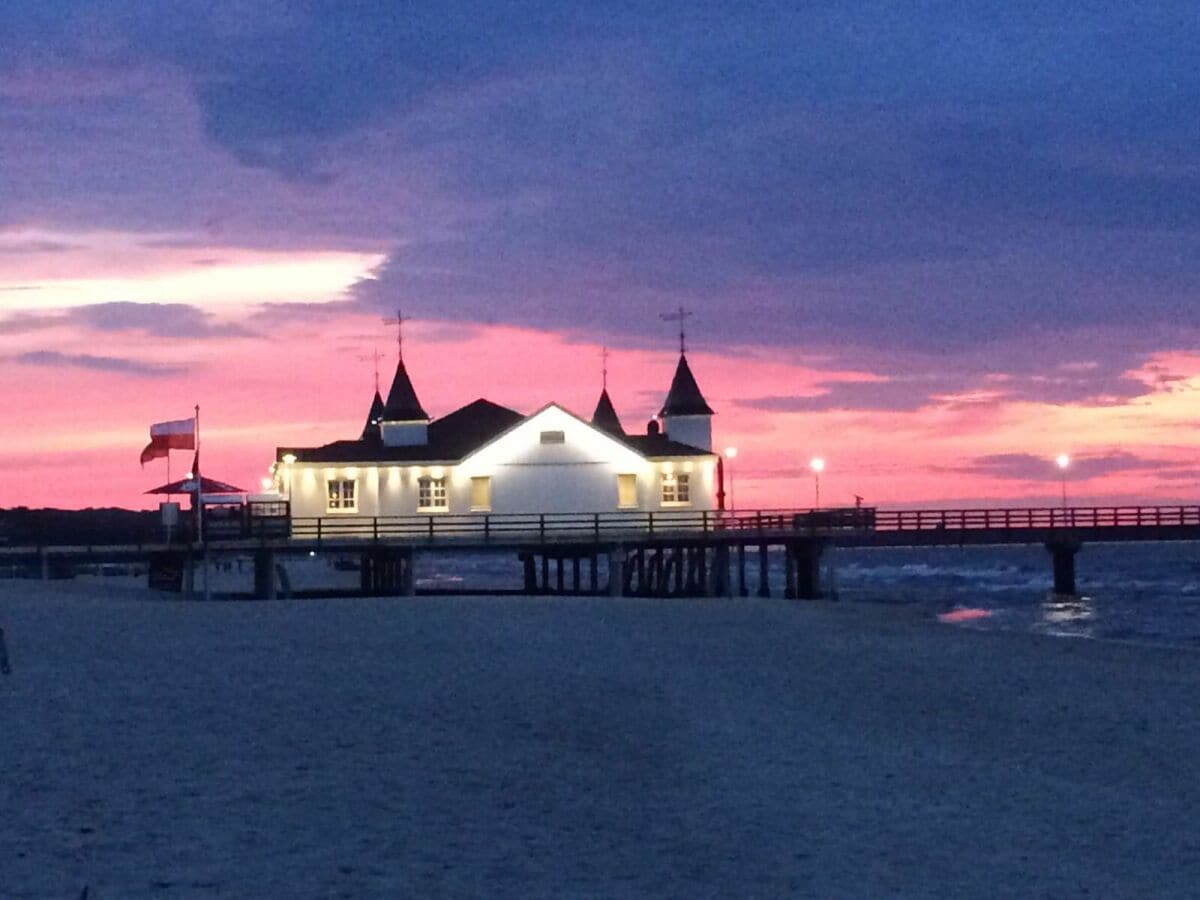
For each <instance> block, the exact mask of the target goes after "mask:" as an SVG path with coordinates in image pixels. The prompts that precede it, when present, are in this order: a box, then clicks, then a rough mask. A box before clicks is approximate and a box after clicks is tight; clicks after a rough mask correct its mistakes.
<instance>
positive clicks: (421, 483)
mask: <svg viewBox="0 0 1200 900" xmlns="http://www.w3.org/2000/svg"><path fill="white" fill-rule="evenodd" d="M449 508H450V503H449V502H448V501H447V499H446V479H445V478H431V477H430V476H428V475H425V476H424V477H422V478H418V479H417V510H418V511H420V512H424V511H427V510H435V509H449Z"/></svg>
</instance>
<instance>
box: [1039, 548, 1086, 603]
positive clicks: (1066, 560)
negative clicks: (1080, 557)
mask: <svg viewBox="0 0 1200 900" xmlns="http://www.w3.org/2000/svg"><path fill="white" fill-rule="evenodd" d="M1081 547H1082V545H1081V544H1079V543H1078V542H1075V541H1051V542H1050V543H1048V544H1046V549H1047V550H1048V551H1050V556H1051V558H1052V559H1053V562H1054V593H1056V594H1063V595H1066V596H1074V595H1075V594H1077V593H1078V591H1077V590H1076V587H1075V554H1076V553H1078V552H1079V550H1080V548H1081Z"/></svg>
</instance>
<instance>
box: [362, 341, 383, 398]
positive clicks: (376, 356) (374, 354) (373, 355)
mask: <svg viewBox="0 0 1200 900" xmlns="http://www.w3.org/2000/svg"><path fill="white" fill-rule="evenodd" d="M368 359H370V360H374V361H375V393H377V394H378V393H379V360H381V359H383V354H382V353H380V352H379V348H378V347H376V348H375V349H374V350H373V351H372V353H371V355H370V356H360V357H359V360H361V361H362V362H366V361H367V360H368Z"/></svg>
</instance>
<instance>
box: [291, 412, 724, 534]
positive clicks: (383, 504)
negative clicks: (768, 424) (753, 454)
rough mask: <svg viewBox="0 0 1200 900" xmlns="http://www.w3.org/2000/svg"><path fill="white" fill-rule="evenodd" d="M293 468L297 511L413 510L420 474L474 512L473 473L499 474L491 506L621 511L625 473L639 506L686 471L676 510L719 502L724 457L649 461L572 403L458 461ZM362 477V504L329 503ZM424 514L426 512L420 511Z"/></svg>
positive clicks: (455, 509)
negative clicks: (555, 436)
mask: <svg viewBox="0 0 1200 900" xmlns="http://www.w3.org/2000/svg"><path fill="white" fill-rule="evenodd" d="M543 431H561V432H563V436H564V441H563V443H561V444H543V443H542V442H541V433H542V432H543ZM289 469H290V482H291V499H292V515H293V516H295V517H316V516H336V515H359V516H411V515H418V511H417V481H418V479H419V478H421V477H422V476H424V475H429V476H432V477H435V478H436V477H445V478H446V482H447V493H448V496H449V501H450V509H449V510H448V511H449V512H450V513H451V514H466V513H470V512H471V478H472V476H489V477H490V478H491V479H492V509H491V512H493V513H496V514H501V513H541V512H616V511H618V506H617V476H618V475H620V474H636V475H637V479H638V505H639V508H640V509H642V510H659V509H662V508H663V506H662V504H661V502H660V501H661V496H662V494H661V479H662V475H663V473H664V472H668V471H674V472H680V473H682V472H686V473H688V475H689V477H690V480H691V485H690V487H691V504H690V505H689V506H684V507H679V506H671V507H667V508H668V509H696V510H703V509H714V508H715V506H716V503H715V497H714V492H715V484H714V482H715V469H716V459H715V458H714V457H711V456H697V457H684V458H673V459H670V460H657V461H656V460H647V459H645V458H644V457H642V456H641V455H639V454H638V453H635V452H634V451H633V450H631V449H630V448H629V447H627V446H626V445H625V444H622V443H620V442H619V441H616V440H614V439H613V438H611V437H609V436H608V435H606V434H604V433H603V432H601V431H598V430H597V429H594V428H592V427H591V426H590V425H588V424H587V423H585V422H582V421H580V420H579V419H576V418H575V417H574V416H572V415H570V414H569V413H567V412H566V411H565V410H562V409H559V408H558V407H555V406H551V407H548V408H547V409H545V410H543V411H542V412H540V413H538V414H536V415H535V416H533V417H531V418H530V419H527V420H525V421H524V422H523V423H521V424H520V425H518V426H517V427H516V428H514V429H513V430H511V431H509V432H507V433H506V434H504V435H502V436H501V437H500V438H498V439H497V440H495V441H493V442H492V443H491V444H488V445H486V446H484V447H482V448H480V449H479V450H478V451H476V452H475V453H473V454H471V455H470V456H468V457H467V458H466V459H464V460H463V461H462V463H461V464H459V465H457V466H413V465H404V466H400V465H395V466H393V465H388V464H386V463H384V464H377V463H359V464H357V465H352V466H327V465H321V464H312V463H293V464H292V465H291V466H290V467H285V470H284V481H285V483H286V482H287V481H288V480H289V474H288V470H289ZM329 478H355V479H356V480H357V483H358V484H357V494H358V509H357V511H356V512H354V513H339V512H329V511H327V509H326V487H325V484H326V480H327V479H329ZM420 514H421V515H424V514H425V513H424V511H422V512H421V513H420Z"/></svg>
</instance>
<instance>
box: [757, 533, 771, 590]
mask: <svg viewBox="0 0 1200 900" xmlns="http://www.w3.org/2000/svg"><path fill="white" fill-rule="evenodd" d="M758 596H760V597H770V596H771V582H770V579H769V578H768V572H767V545H766V544H759V545H758Z"/></svg>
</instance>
